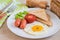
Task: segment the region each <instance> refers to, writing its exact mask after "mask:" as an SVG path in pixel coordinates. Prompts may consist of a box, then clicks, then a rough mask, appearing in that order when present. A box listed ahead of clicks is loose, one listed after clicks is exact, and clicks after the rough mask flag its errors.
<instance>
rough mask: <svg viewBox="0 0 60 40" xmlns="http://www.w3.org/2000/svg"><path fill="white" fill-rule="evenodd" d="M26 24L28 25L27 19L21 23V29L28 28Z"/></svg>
mask: <svg viewBox="0 0 60 40" xmlns="http://www.w3.org/2000/svg"><path fill="white" fill-rule="evenodd" d="M26 24H27V21H26V20H25V19H23V20H22V21H21V25H20V28H21V29H24V28H25V27H26Z"/></svg>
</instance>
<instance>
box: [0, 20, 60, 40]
mask: <svg viewBox="0 0 60 40" xmlns="http://www.w3.org/2000/svg"><path fill="white" fill-rule="evenodd" d="M0 40H33V39H26V38H22V37H19V36H17V35H15V34H14V33H12V32H11V31H10V30H9V29H8V27H7V23H6V21H5V23H4V24H3V26H2V27H1V28H0ZM35 40H60V30H59V31H58V32H57V33H56V34H54V35H53V36H51V37H48V38H44V39H35Z"/></svg>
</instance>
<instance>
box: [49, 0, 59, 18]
mask: <svg viewBox="0 0 60 40" xmlns="http://www.w3.org/2000/svg"><path fill="white" fill-rule="evenodd" d="M50 9H51V11H53V12H54V13H55V14H57V16H58V17H59V18H60V0H51V6H50Z"/></svg>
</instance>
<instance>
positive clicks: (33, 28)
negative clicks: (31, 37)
mask: <svg viewBox="0 0 60 40" xmlns="http://www.w3.org/2000/svg"><path fill="white" fill-rule="evenodd" d="M42 30H43V26H41V25H35V26H33V27H32V31H33V32H40V31H42Z"/></svg>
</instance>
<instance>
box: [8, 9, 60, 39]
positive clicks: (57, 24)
mask: <svg viewBox="0 0 60 40" xmlns="http://www.w3.org/2000/svg"><path fill="white" fill-rule="evenodd" d="M37 9H39V8H29V9H28V10H37ZM47 12H48V14H49V15H50V17H51V21H52V22H53V26H52V27H50V29H49V30H48V32H47V33H46V34H44V35H42V36H32V35H30V34H27V33H26V32H24V31H23V30H21V29H19V28H17V27H15V26H14V21H15V16H14V15H15V14H16V13H17V12H16V13H14V14H12V15H11V16H10V17H9V18H8V20H7V26H8V28H9V29H10V30H11V31H12V32H13V33H14V34H16V35H18V36H21V37H24V38H32V39H37V38H45V37H49V36H52V35H53V34H55V33H56V32H57V31H58V30H59V29H60V19H59V18H58V17H57V16H56V15H55V14H54V13H52V12H50V11H48V10H47Z"/></svg>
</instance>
